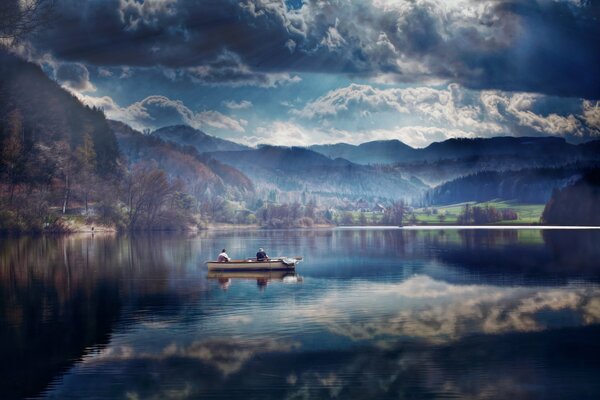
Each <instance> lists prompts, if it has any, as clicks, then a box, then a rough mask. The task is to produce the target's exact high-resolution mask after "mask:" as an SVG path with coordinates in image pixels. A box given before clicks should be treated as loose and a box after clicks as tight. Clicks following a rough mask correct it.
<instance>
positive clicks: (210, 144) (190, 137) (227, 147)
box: [152, 125, 250, 153]
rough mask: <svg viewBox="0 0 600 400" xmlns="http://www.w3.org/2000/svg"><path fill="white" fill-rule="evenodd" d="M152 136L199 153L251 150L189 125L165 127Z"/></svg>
mask: <svg viewBox="0 0 600 400" xmlns="http://www.w3.org/2000/svg"><path fill="white" fill-rule="evenodd" d="M152 135H153V136H156V137H159V138H161V139H163V140H166V141H169V142H174V143H177V144H180V145H182V146H193V147H195V148H196V150H198V152H199V153H207V152H213V151H236V150H248V149H250V148H249V147H247V146H244V145H241V144H238V143H235V142H231V141H229V140H225V139H220V138H217V137H214V136H210V135H207V134H206V133H204V132H202V131H201V130H198V129H194V128H192V127H191V126H188V125H173V126H165V127H163V128H159V129H157V130H155V131H154V132H152Z"/></svg>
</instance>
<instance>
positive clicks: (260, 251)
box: [256, 247, 269, 261]
mask: <svg viewBox="0 0 600 400" xmlns="http://www.w3.org/2000/svg"><path fill="white" fill-rule="evenodd" d="M256 261H269V256H268V255H267V253H265V250H264V249H263V248H262V247H261V248H260V249H258V253H256Z"/></svg>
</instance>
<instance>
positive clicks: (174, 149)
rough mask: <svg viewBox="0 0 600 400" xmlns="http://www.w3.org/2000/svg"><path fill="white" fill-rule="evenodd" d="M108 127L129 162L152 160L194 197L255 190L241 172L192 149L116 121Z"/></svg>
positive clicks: (111, 122)
mask: <svg viewBox="0 0 600 400" xmlns="http://www.w3.org/2000/svg"><path fill="white" fill-rule="evenodd" d="M109 125H110V127H111V129H112V130H113V132H114V133H115V135H116V137H117V141H118V143H119V148H120V150H121V152H122V154H123V155H124V156H125V159H126V161H127V162H128V163H130V164H133V163H137V162H140V161H154V162H156V163H157V164H158V166H159V167H160V168H161V169H163V170H164V171H165V172H167V174H168V175H169V176H171V177H172V178H174V179H180V180H182V181H184V182H185V183H186V185H187V186H188V187H189V188H190V190H192V191H193V192H196V193H195V194H196V195H201V194H202V192H205V191H206V190H207V189H209V190H210V191H211V192H212V193H216V194H225V193H226V192H230V193H231V192H232V191H237V194H239V195H241V194H244V193H250V192H253V191H254V187H253V184H252V181H251V180H250V179H249V178H248V177H247V176H246V175H244V174H243V173H242V172H240V171H238V170H237V169H235V168H233V167H231V166H229V165H225V164H223V163H220V162H219V161H216V160H213V159H211V158H209V157H206V156H203V155H201V154H199V153H198V152H197V150H196V149H195V148H194V147H193V146H190V145H188V146H182V145H179V144H177V143H173V142H169V141H165V140H163V139H161V138H160V137H158V136H155V135H145V134H142V133H141V132H139V131H136V130H135V129H133V128H131V127H130V126H128V125H126V124H124V123H122V122H119V121H111V120H109Z"/></svg>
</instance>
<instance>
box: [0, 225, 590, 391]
mask: <svg viewBox="0 0 600 400" xmlns="http://www.w3.org/2000/svg"><path fill="white" fill-rule="evenodd" d="M598 234H599V233H598V232H585V231H581V232H579V231H577V232H573V231H569V232H561V231H551V232H542V231H535V230H534V231H532V230H528V231H518V230H507V231H473V230H469V231H460V230H456V231H451V230H450V231H414V230H413V231H402V230H388V231H383V230H382V231H377V230H339V231H336V230H333V231H332V230H314V231H310V230H306V231H240V232H203V233H201V234H199V235H197V236H187V237H181V236H140V237H135V238H130V237H110V236H99V235H96V236H95V237H94V238H91V237H89V236H70V237H43V238H36V239H33V238H20V239H3V240H2V241H1V242H0V337H1V339H2V340H1V341H0V356H2V359H3V362H2V364H1V367H0V368H1V370H0V397H2V398H23V397H32V396H37V395H41V396H42V397H46V398H56V399H69V398H82V397H95V398H199V397H202V398H211V397H220V398H223V397H226V398H254V397H255V398H274V399H281V398H323V397H325V398H329V397H333V398H443V397H445V398H447V397H458V398H506V397H509V396H510V397H513V398H515V399H520V398H523V399H525V398H597V397H598V395H600V383H598V382H597V381H598V380H597V379H596V378H595V377H596V376H597V375H598V373H600V344H599V343H598V341H597V337H598V334H600V331H599V329H600V286H599V284H598V283H597V282H598V278H599V277H600V271H599V268H598V266H597V260H598V259H599V256H600V254H599V253H598V252H599V251H600V250H599V247H600V246H598V245H597V244H598V243H600V237H599V236H598ZM223 247H225V248H227V249H228V250H230V253H231V254H232V255H235V256H236V257H237V256H246V255H247V254H252V252H253V251H254V250H255V249H256V248H257V247H267V248H269V249H270V251H271V252H272V253H273V254H274V253H278V254H299V255H304V256H305V262H304V263H303V264H301V266H299V268H298V272H299V273H301V275H302V276H300V275H297V274H296V273H289V272H286V271H272V272H252V273H244V272H242V273H240V272H210V273H209V272H208V271H207V270H206V267H205V265H204V261H205V260H207V259H211V258H214V256H215V252H217V251H218V250H220V249H221V248H223ZM286 283H302V284H290V285H288V284H286ZM265 287H267V290H264V288H265ZM257 289H259V290H257Z"/></svg>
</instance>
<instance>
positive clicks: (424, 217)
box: [352, 200, 545, 225]
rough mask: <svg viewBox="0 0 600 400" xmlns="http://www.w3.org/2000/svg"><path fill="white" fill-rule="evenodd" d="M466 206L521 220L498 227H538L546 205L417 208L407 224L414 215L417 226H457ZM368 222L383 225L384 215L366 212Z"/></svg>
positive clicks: (504, 203)
mask: <svg viewBox="0 0 600 400" xmlns="http://www.w3.org/2000/svg"><path fill="white" fill-rule="evenodd" d="M466 204H469V205H471V206H479V207H485V206H490V207H495V208H496V209H497V210H505V209H511V210H514V211H515V212H516V213H517V214H518V216H519V218H518V219H516V220H512V221H501V222H498V223H497V224H496V225H538V224H539V223H540V217H541V216H542V212H543V211H544V206H545V205H544V204H523V203H517V202H514V201H502V200H493V201H487V202H483V203H477V202H474V201H471V202H465V203H458V204H450V205H445V206H435V207H423V208H416V209H414V210H413V213H407V214H406V216H405V224H410V223H411V222H412V221H411V218H412V215H413V214H414V217H415V221H414V223H415V224H416V225H456V224H457V219H458V215H459V214H460V213H461V212H462V210H463V208H464V207H465V205H466ZM363 214H364V217H365V219H366V221H367V225H377V224H380V223H381V220H382V218H383V214H381V213H373V212H365V213H363ZM352 216H353V218H354V223H355V224H357V223H359V221H360V217H361V213H360V212H358V211H356V212H353V213H352Z"/></svg>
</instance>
